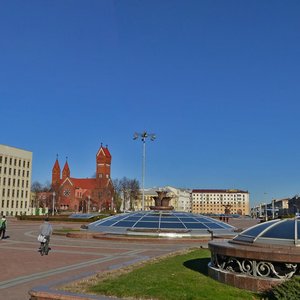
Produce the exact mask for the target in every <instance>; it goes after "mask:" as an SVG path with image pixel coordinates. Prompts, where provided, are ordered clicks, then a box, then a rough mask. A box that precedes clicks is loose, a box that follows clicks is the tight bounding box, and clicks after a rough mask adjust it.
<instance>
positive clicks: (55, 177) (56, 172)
mask: <svg viewBox="0 0 300 300" xmlns="http://www.w3.org/2000/svg"><path fill="white" fill-rule="evenodd" d="M59 182H60V166H59V162H58V154H56V161H55V163H54V166H53V168H52V185H53V186H54V185H56V184H58V183H59Z"/></svg>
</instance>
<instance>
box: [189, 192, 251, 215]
mask: <svg viewBox="0 0 300 300" xmlns="http://www.w3.org/2000/svg"><path fill="white" fill-rule="evenodd" d="M249 201H250V199H249V192H248V191H242V190H236V189H228V190H221V189H220V190H218V189H195V190H192V212H193V213H199V214H224V213H230V214H239V215H249V214H250V204H249Z"/></svg>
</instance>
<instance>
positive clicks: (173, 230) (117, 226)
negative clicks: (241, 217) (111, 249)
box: [88, 190, 235, 239]
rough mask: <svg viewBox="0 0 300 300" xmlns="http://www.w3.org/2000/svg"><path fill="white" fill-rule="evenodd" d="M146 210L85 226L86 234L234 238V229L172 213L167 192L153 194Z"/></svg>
mask: <svg viewBox="0 0 300 300" xmlns="http://www.w3.org/2000/svg"><path fill="white" fill-rule="evenodd" d="M156 193H157V196H152V198H153V200H154V205H153V206H150V207H149V208H150V210H145V211H144V210H141V211H133V212H126V213H122V214H117V215H114V216H111V217H108V218H105V219H102V220H99V221H95V222H93V223H91V224H89V225H88V230H89V231H94V232H95V231H96V232H101V233H104V234H109V235H112V234H118V235H143V236H153V237H176V238H178V237H180V238H182V237H187V238H190V237H201V238H202V237H204V238H205V239H209V238H210V237H211V233H212V232H213V234H214V236H216V237H217V236H222V237H223V236H227V237H228V236H230V237H232V236H234V235H235V234H234V229H235V228H234V227H233V226H231V225H229V224H226V223H224V222H221V221H218V220H215V219H213V218H210V217H207V216H203V215H199V214H193V213H189V212H185V211H175V210H174V207H173V206H171V205H170V204H169V202H170V201H171V199H172V197H171V196H170V195H168V191H166V190H159V191H156Z"/></svg>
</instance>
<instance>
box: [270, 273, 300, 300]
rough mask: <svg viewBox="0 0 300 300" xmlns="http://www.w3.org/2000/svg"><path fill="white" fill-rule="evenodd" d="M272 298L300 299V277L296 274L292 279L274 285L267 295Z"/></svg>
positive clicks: (277, 299)
mask: <svg viewBox="0 0 300 300" xmlns="http://www.w3.org/2000/svg"><path fill="white" fill-rule="evenodd" d="M267 299H270V300H275V299H276V300H295V299H300V278H299V277H297V276H295V277H293V278H292V279H290V280H287V281H285V282H284V283H282V284H280V285H277V286H276V287H274V289H273V290H272V291H270V292H269V294H268V295H267Z"/></svg>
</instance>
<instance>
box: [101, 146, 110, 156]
mask: <svg viewBox="0 0 300 300" xmlns="http://www.w3.org/2000/svg"><path fill="white" fill-rule="evenodd" d="M103 151H104V153H105V155H106V156H107V157H111V155H110V152H109V150H108V148H107V146H106V148H104V147H103Z"/></svg>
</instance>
